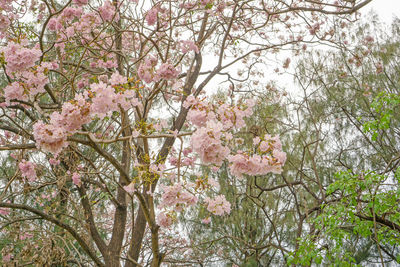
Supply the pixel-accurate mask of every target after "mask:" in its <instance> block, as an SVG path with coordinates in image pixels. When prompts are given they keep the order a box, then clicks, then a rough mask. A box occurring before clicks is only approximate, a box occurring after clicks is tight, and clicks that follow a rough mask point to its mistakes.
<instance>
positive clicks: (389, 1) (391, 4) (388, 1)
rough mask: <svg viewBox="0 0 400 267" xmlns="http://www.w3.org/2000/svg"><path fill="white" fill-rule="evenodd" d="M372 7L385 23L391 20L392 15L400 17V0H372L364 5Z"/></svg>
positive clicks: (368, 8) (369, 8)
mask: <svg viewBox="0 0 400 267" xmlns="http://www.w3.org/2000/svg"><path fill="white" fill-rule="evenodd" d="M371 8H372V9H374V10H375V11H376V12H377V13H378V15H379V16H380V18H381V19H382V20H383V21H385V22H386V23H390V22H391V21H392V18H393V16H397V17H400V0H373V1H372V2H371V3H369V4H368V5H367V7H366V9H367V10H371Z"/></svg>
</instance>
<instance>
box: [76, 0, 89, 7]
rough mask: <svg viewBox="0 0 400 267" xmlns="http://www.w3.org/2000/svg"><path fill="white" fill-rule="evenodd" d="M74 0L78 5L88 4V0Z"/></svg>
mask: <svg viewBox="0 0 400 267" xmlns="http://www.w3.org/2000/svg"><path fill="white" fill-rule="evenodd" d="M72 2H73V3H74V4H77V5H78V6H84V5H87V3H88V0H73V1H72Z"/></svg>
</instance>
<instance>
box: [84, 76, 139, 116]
mask: <svg viewBox="0 0 400 267" xmlns="http://www.w3.org/2000/svg"><path fill="white" fill-rule="evenodd" d="M123 80H124V79H121V77H119V76H118V77H117V76H114V77H112V78H111V82H112V83H115V82H118V83H119V82H121V81H123ZM90 89H91V92H92V93H94V97H92V103H91V107H90V113H91V114H93V115H96V116H98V117H99V118H101V119H102V118H104V117H105V116H107V115H108V114H109V113H110V112H113V111H118V110H119V105H120V106H121V107H122V108H123V109H129V108H131V107H136V106H138V105H140V103H139V100H138V99H137V98H136V96H135V92H134V91H133V90H125V91H121V92H116V91H115V89H114V88H113V87H112V86H111V85H109V84H105V83H103V82H99V83H93V84H91V85H90Z"/></svg>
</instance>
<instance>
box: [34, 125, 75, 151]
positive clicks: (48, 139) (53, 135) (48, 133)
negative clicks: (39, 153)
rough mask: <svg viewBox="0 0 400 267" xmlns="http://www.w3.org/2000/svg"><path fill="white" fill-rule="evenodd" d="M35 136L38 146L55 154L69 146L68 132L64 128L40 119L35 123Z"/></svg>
mask: <svg viewBox="0 0 400 267" xmlns="http://www.w3.org/2000/svg"><path fill="white" fill-rule="evenodd" d="M33 136H34V138H35V140H36V146H37V147H38V148H41V149H43V150H45V151H48V152H51V153H53V154H55V155H57V154H58V153H60V152H61V150H62V149H63V148H65V147H67V146H68V142H67V133H66V132H65V130H64V129H63V128H60V127H57V126H54V125H51V124H50V125H46V124H44V123H43V122H42V121H38V122H37V123H35V124H34V125H33Z"/></svg>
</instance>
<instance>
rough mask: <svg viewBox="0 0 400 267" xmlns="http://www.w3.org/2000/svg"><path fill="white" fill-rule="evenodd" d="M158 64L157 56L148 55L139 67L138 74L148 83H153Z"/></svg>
mask: <svg viewBox="0 0 400 267" xmlns="http://www.w3.org/2000/svg"><path fill="white" fill-rule="evenodd" d="M156 65H157V58H155V57H153V56H149V57H147V58H146V59H145V60H144V61H143V62H142V63H141V64H140V66H139V68H138V76H139V78H140V79H141V80H143V81H145V82H146V83H151V82H152V81H153V78H154V75H155V74H154V67H155V66H156Z"/></svg>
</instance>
